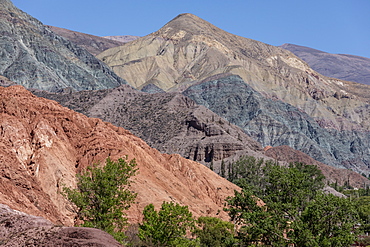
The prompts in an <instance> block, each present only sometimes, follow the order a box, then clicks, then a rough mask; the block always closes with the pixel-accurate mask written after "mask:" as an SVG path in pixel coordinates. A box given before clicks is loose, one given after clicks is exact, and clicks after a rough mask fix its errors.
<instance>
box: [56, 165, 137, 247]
mask: <svg viewBox="0 0 370 247" xmlns="http://www.w3.org/2000/svg"><path fill="white" fill-rule="evenodd" d="M136 172H137V169H136V162H135V160H131V161H127V158H125V159H124V158H120V159H118V160H117V161H112V160H111V159H110V158H107V159H106V162H105V165H104V166H101V165H99V164H95V165H93V166H90V167H88V168H87V169H86V170H85V171H84V172H82V173H81V174H77V188H76V189H71V188H66V187H65V188H63V192H64V195H65V196H66V197H67V199H68V200H69V201H71V202H72V203H73V204H74V205H75V206H76V213H77V218H78V220H80V221H83V223H82V224H81V225H80V226H84V227H93V228H98V229H101V230H103V231H106V232H108V233H109V234H111V235H112V236H113V237H114V238H115V239H117V240H118V241H120V242H123V240H124V239H125V235H124V232H123V231H124V228H125V227H126V226H127V218H126V214H125V213H124V211H125V210H127V209H128V208H129V207H130V205H131V204H132V203H133V202H134V200H135V198H136V193H133V192H131V191H130V190H129V186H130V183H131V182H130V178H131V177H132V176H134V175H135V174H136Z"/></svg>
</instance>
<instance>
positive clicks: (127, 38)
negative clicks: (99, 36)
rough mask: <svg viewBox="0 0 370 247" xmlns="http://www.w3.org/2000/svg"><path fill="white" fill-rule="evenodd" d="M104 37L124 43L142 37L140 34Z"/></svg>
mask: <svg viewBox="0 0 370 247" xmlns="http://www.w3.org/2000/svg"><path fill="white" fill-rule="evenodd" d="M103 38H106V39H110V40H115V41H119V42H122V43H128V42H131V41H134V40H135V39H138V38H140V36H133V35H121V36H104V37H103Z"/></svg>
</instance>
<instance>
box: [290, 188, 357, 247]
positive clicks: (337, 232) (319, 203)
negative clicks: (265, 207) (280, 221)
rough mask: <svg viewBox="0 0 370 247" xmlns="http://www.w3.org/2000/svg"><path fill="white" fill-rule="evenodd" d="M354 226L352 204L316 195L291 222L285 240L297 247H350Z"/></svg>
mask: <svg viewBox="0 0 370 247" xmlns="http://www.w3.org/2000/svg"><path fill="white" fill-rule="evenodd" d="M356 222H358V218H357V212H356V208H355V204H354V203H353V201H350V200H349V199H346V198H340V197H337V196H334V195H331V194H328V195H326V194H323V193H318V194H317V196H316V197H315V198H314V199H313V200H311V201H310V202H309V203H308V204H307V206H306V207H305V208H304V210H303V211H302V212H301V216H300V217H298V218H297V219H296V220H295V221H293V222H292V224H291V228H292V229H293V230H292V231H290V232H289V233H288V237H289V238H291V239H292V240H294V243H295V244H296V245H297V246H310V247H311V246H317V247H325V246H338V247H340V246H350V245H351V244H352V243H354V241H355V240H356V239H357V236H356V235H355V234H353V233H352V231H353V228H354V226H355V224H356Z"/></svg>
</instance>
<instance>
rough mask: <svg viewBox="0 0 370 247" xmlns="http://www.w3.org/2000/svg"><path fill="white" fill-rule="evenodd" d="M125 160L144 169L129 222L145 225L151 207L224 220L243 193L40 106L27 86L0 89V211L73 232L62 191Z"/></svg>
mask: <svg viewBox="0 0 370 247" xmlns="http://www.w3.org/2000/svg"><path fill="white" fill-rule="evenodd" d="M125 155H128V157H129V159H133V158H135V159H136V161H137V164H138V168H139V174H138V175H137V176H136V177H135V178H134V184H133V187H132V190H133V191H135V192H137V193H138V197H137V203H136V204H134V205H133V206H132V208H131V209H130V211H129V218H130V220H131V222H137V221H139V220H140V217H141V216H140V215H141V211H142V209H143V208H144V206H146V205H147V204H149V203H153V204H154V205H155V206H159V205H160V204H161V203H162V202H163V201H174V202H178V203H180V204H182V205H188V206H189V208H190V210H191V211H192V212H193V213H194V215H196V216H200V215H210V216H216V215H217V214H219V215H220V216H221V217H226V214H225V213H224V212H223V211H222V208H223V204H224V199H225V198H226V197H227V196H231V195H233V191H234V190H235V189H238V187H236V186H235V185H233V184H231V183H230V182H228V181H227V180H225V179H223V178H221V177H219V176H218V175H216V174H215V173H213V172H212V171H211V170H209V169H208V168H206V167H205V166H203V165H201V164H199V163H196V162H193V161H190V160H187V159H184V158H182V157H180V156H179V155H165V154H161V153H160V152H158V151H157V150H155V149H153V148H150V147H149V146H148V145H147V144H146V143H145V142H144V141H142V140H141V139H140V138H138V137H136V136H134V135H132V134H131V133H130V132H129V131H127V130H125V129H123V128H118V127H116V126H113V125H112V124H110V123H106V122H103V121H101V120H99V119H94V118H88V117H86V116H84V115H82V114H79V113H76V112H74V111H72V110H69V109H67V108H64V107H62V106H60V105H59V104H58V103H56V102H54V101H51V100H47V99H43V98H38V97H36V96H34V95H32V94H31V93H30V92H28V91H27V90H25V89H24V88H23V87H21V86H12V87H8V88H2V87H0V203H3V204H7V205H9V206H10V207H12V208H13V209H17V210H21V211H23V212H26V213H30V214H34V215H39V216H43V217H45V218H47V219H49V220H51V221H53V222H55V223H57V222H59V223H63V224H67V225H71V224H72V223H73V217H74V215H73V213H72V212H71V210H70V205H69V204H68V203H67V202H66V201H65V199H64V198H63V197H62V196H61V195H60V194H59V192H60V191H61V188H62V187H63V186H64V185H68V186H74V185H75V182H74V178H75V175H76V172H78V171H80V170H81V169H83V168H85V167H86V166H87V165H89V164H92V163H94V162H98V161H104V160H105V158H106V157H108V156H111V157H112V158H113V159H115V158H119V157H123V156H125ZM219 212H220V213H219Z"/></svg>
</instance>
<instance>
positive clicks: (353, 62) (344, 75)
mask: <svg viewBox="0 0 370 247" xmlns="http://www.w3.org/2000/svg"><path fill="white" fill-rule="evenodd" d="M280 47H281V48H284V49H286V50H289V51H291V52H293V53H294V54H295V55H296V56H298V57H299V58H301V59H302V60H304V61H305V62H306V63H308V65H309V66H310V67H311V68H312V69H314V70H316V71H317V72H319V73H320V74H322V75H325V76H329V77H334V78H338V79H341V80H345V81H355V82H358V83H363V84H368V85H370V58H366V57H360V56H354V55H346V54H331V53H327V52H323V51H319V50H316V49H312V48H309V47H304V46H299V45H293V44H284V45H282V46H280Z"/></svg>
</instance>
